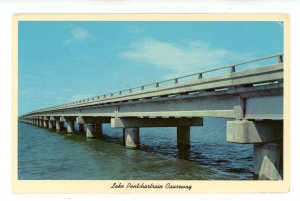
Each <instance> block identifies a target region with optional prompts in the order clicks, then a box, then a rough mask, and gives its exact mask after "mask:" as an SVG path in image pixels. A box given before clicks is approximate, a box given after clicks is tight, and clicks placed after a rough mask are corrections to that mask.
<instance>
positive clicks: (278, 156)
mask: <svg viewBox="0 0 300 201" xmlns="http://www.w3.org/2000/svg"><path fill="white" fill-rule="evenodd" d="M227 141H228V142H233V143H240V144H253V157H254V161H253V173H254V178H255V179H261V180H281V179H282V178H283V171H282V165H283V148H282V142H283V121H282V120H281V121H275V120H264V121H249V120H241V121H228V122H227Z"/></svg>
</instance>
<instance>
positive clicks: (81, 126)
mask: <svg viewBox="0 0 300 201" xmlns="http://www.w3.org/2000/svg"><path fill="white" fill-rule="evenodd" d="M78 131H79V132H84V124H79V123H78Z"/></svg>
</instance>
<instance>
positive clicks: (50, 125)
mask: <svg viewBox="0 0 300 201" xmlns="http://www.w3.org/2000/svg"><path fill="white" fill-rule="evenodd" d="M52 128H53V121H52V120H49V129H52Z"/></svg>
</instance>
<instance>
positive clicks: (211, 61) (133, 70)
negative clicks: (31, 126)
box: [18, 21, 283, 115]
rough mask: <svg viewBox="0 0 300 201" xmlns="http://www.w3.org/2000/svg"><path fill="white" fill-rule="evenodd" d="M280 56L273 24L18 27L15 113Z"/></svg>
mask: <svg viewBox="0 0 300 201" xmlns="http://www.w3.org/2000/svg"><path fill="white" fill-rule="evenodd" d="M282 52H283V24H282V23H281V22H205V21H202V22H170V21H169V22H167V21H166V22H134V21H132V22H125V21H123V22H117V21H115V22H112V21H110V22H109V21H107V22H105V21H102V22H100V21H98V22H97V21H89V22H85V21H81V22H76V21H69V22H68V21H59V22H58V21H53V22H52V21H21V22H19V29H18V114H19V115H22V114H25V113H28V112H31V111H33V110H37V109H42V108H46V107H51V106H55V105H59V104H63V103H67V102H70V101H74V100H79V99H83V98H89V97H93V96H98V95H102V94H107V93H110V92H115V91H118V90H122V89H127V88H131V87H136V86H141V85H143V84H147V83H152V82H155V81H160V80H164V79H168V78H173V77H176V76H183V75H187V74H191V73H198V72H202V71H205V70H209V69H214V68H217V67H222V66H226V65H230V64H235V63H239V62H244V61H248V60H251V59H256V58H260V57H265V56H268V55H273V54H277V53H282Z"/></svg>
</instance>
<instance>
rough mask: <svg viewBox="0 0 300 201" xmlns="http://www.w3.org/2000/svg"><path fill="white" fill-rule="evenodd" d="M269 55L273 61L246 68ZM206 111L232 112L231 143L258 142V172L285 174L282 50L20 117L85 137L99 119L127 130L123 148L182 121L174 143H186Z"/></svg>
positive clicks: (97, 129)
mask: <svg viewBox="0 0 300 201" xmlns="http://www.w3.org/2000/svg"><path fill="white" fill-rule="evenodd" d="M265 60H269V61H271V64H270V63H268V65H264V66H259V67H256V68H252V69H247V70H245V69H244V70H243V66H247V65H249V64H250V63H253V64H255V63H256V65H258V63H259V62H261V61H265ZM274 60H276V61H274ZM224 71H226V72H225V73H224ZM218 72H221V73H222V74H220V73H219V74H217V73H218ZM209 74H210V75H211V76H208V75H209ZM203 117H220V118H228V119H229V120H228V121H227V131H226V132H227V141H228V142H233V143H242V144H249V143H250V144H253V150H254V151H253V155H254V164H253V172H254V175H255V177H258V178H259V179H272V180H278V179H282V178H283V167H282V166H283V162H282V161H283V156H282V155H283V154H282V153H283V147H282V146H283V143H282V142H283V54H277V55H272V56H268V57H264V58H260V59H256V60H252V61H248V62H244V63H240V64H235V65H231V66H226V67H222V68H217V69H214V70H210V71H205V72H201V73H197V74H192V75H188V76H183V77H177V78H173V79H169V80H164V81H160V82H156V83H152V84H148V85H143V86H139V87H136V88H130V89H127V90H122V91H118V92H114V93H109V94H105V95H102V96H97V97H92V98H88V99H84V100H78V101H74V102H70V103H66V104H62V105H58V106H55V107H51V108H46V109H41V110H36V111H33V112H30V113H28V114H25V115H23V116H20V117H19V120H20V121H23V122H26V123H30V124H34V125H36V126H39V127H46V128H49V129H56V130H58V131H59V130H62V129H64V124H66V125H67V132H70V133H72V132H74V123H77V124H78V125H79V126H78V127H79V130H82V131H84V130H85V132H86V137H87V138H93V137H99V136H101V135H102V124H103V123H110V124H111V127H112V128H123V136H124V144H125V146H126V148H137V147H139V139H140V135H139V128H143V127H177V145H178V147H179V148H187V147H189V145H190V127H191V126H203Z"/></svg>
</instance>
